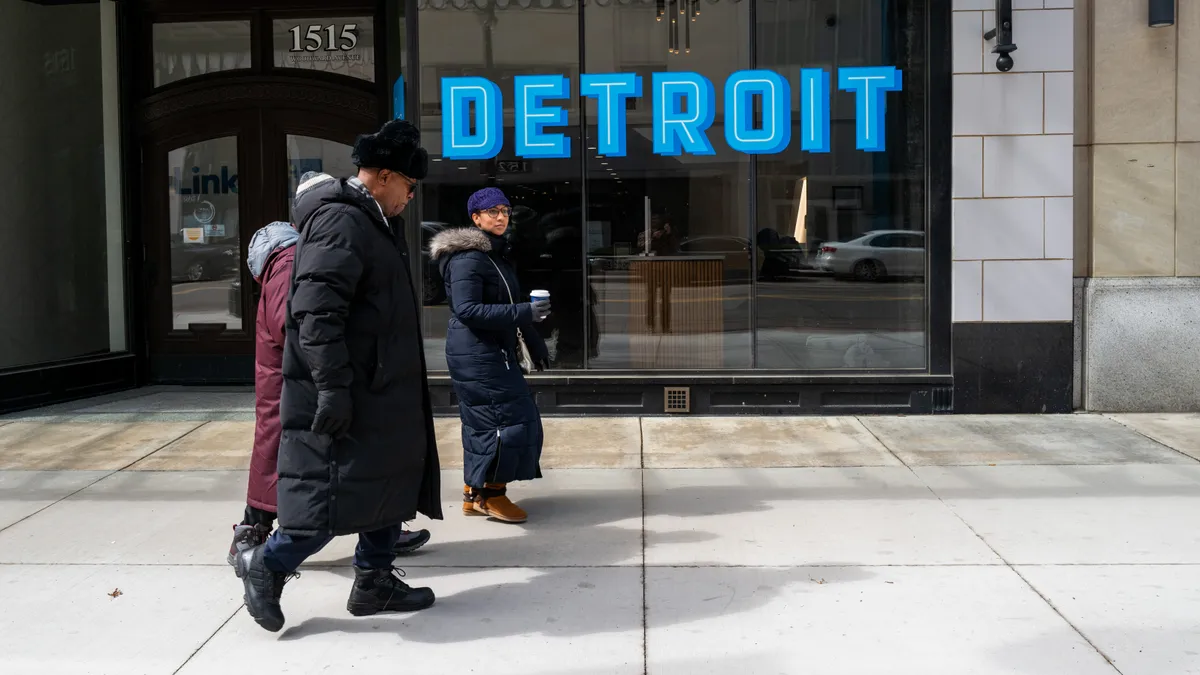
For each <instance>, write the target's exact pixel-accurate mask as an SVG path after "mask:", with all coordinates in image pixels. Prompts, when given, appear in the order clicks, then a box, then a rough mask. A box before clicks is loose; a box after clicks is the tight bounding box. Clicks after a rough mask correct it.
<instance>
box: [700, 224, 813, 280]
mask: <svg viewBox="0 0 1200 675" xmlns="http://www.w3.org/2000/svg"><path fill="white" fill-rule="evenodd" d="M792 241H795V240H792ZM789 243H790V242H787V241H783V240H781V242H780V243H779V244H778V245H774V246H764V245H761V244H760V245H759V246H758V260H757V261H755V263H754V267H755V269H757V270H758V275H759V277H760V278H765V279H773V278H777V277H781V276H784V275H786V274H787V273H788V272H791V271H793V270H799V269H802V268H803V267H804V262H803V259H804V256H803V252H802V250H801V249H800V248H799V245H794V246H795V248H793V247H792V246H789V245H788V244H789ZM679 254H680V255H721V256H725V276H726V278H730V279H742V280H745V279H747V278H749V276H750V270H751V263H750V240H749V239H745V238H743V237H729V236H720V235H705V236H698V237H689V238H687V239H684V240H683V241H681V242H680V243H679Z"/></svg>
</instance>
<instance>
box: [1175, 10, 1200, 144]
mask: <svg viewBox="0 0 1200 675" xmlns="http://www.w3.org/2000/svg"><path fill="white" fill-rule="evenodd" d="M1175 11H1176V16H1175V24H1176V27H1177V28H1178V30H1179V75H1178V77H1179V80H1178V81H1179V86H1178V88H1177V89H1176V91H1177V92H1178V97H1179V113H1178V114H1179V128H1178V137H1177V140H1179V141H1200V5H1198V4H1197V3H1196V2H1195V0H1193V1H1192V2H1180V3H1178V5H1177V6H1176V10H1175Z"/></svg>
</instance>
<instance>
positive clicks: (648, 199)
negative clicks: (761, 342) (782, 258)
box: [555, 0, 753, 369]
mask: <svg viewBox="0 0 1200 675" xmlns="http://www.w3.org/2000/svg"><path fill="white" fill-rule="evenodd" d="M701 10H702V11H701ZM584 30H585V31H586V37H585V44H586V50H587V53H586V61H585V67H586V72H588V73H595V74H600V73H636V74H637V75H639V76H640V77H641V84H642V91H641V96H640V97H631V98H629V99H627V100H626V101H625V102H624V105H623V106H621V108H622V109H623V110H624V112H625V116H626V133H625V141H626V148H625V153H624V155H623V156H622V155H620V153H619V152H610V153H608V154H605V153H604V152H603V149H604V148H603V143H604V141H605V140H606V139H607V134H608V129H604V130H601V128H600V126H599V125H598V121H599V118H598V116H597V114H598V106H597V104H596V99H595V98H589V99H588V125H587V133H588V136H587V144H586V147H585V148H584V151H585V152H586V153H587V154H586V158H587V160H586V161H587V171H588V175H587V178H588V204H587V221H588V222H587V251H588V263H589V272H588V281H589V288H590V292H591V298H592V301H593V302H594V305H595V308H596V310H595V311H596V314H597V322H596V324H595V325H594V328H593V331H592V333H593V335H596V336H598V338H599V343H598V345H596V347H597V349H596V352H595V353H594V354H593V355H592V357H591V358H590V360H589V362H588V363H589V368H597V369H613V368H634V369H716V368H749V367H751V365H752V358H751V337H750V329H751V322H750V316H751V314H750V312H751V305H750V285H751V281H752V278H751V275H752V274H753V266H752V265H751V247H750V241H749V238H748V237H749V233H750V225H749V222H748V221H749V217H750V206H749V205H750V194H749V190H750V159H749V156H748V155H745V154H741V153H737V152H734V151H733V150H732V149H731V148H730V147H729V144H728V143H727V142H726V140H725V126H724V125H725V115H724V113H723V110H724V108H723V105H724V98H725V97H724V91H723V85H724V82H725V80H726V78H728V77H729V75H730V74H732V73H734V72H735V71H739V70H743V69H745V68H747V67H748V66H749V64H750V58H749V54H750V49H749V47H750V45H749V35H750V17H749V5H748V3H745V2H732V1H730V0H717V1H716V2H711V3H709V2H706V3H704V4H703V6H701V4H700V3H691V2H688V3H677V2H666V3H654V2H645V1H639V0H633V1H632V2H630V3H619V4H618V3H611V4H610V3H604V4H599V3H590V4H588V5H586V6H585V14H584ZM692 73H695V74H698V75H699V76H700V78H701V79H699V80H695V79H692V78H693V76H692V75H691V74H692ZM655 74H659V77H660V79H659V80H656V79H655ZM705 82H707V83H711V84H712V87H713V92H714V94H715V96H714V97H713V98H711V99H710V98H709V97H707V96H705V95H704V94H703V89H704V88H705ZM659 99H661V104H662V105H664V106H665V107H664V109H670V110H671V111H673V113H674V116H675V117H677V118H679V119H686V120H689V121H691V122H696V121H697V119H696V118H699V120H703V119H704V118H705V117H706V116H710V115H711V119H712V122H711V123H710V124H708V125H705V124H703V122H700V124H699V126H698V127H696V126H692V127H685V128H680V127H679V126H677V125H675V126H672V127H671V132H672V133H673V134H675V133H678V135H677V136H672V137H673V138H677V139H678V140H679V142H680V143H681V148H680V149H681V150H682V151H681V152H672V151H670V150H669V149H662V148H659V149H657V151H656V147H655V146H656V140H655V139H656V135H658V134H661V133H662V130H661V129H660V128H658V126H659V125H658V123H656V117H655V114H654V109H655V106H656V105H658V103H656V101H658V100H659ZM693 116H694V117H693ZM692 143H694V144H692ZM689 144H691V145H689ZM555 306H556V307H557V301H556V305H555Z"/></svg>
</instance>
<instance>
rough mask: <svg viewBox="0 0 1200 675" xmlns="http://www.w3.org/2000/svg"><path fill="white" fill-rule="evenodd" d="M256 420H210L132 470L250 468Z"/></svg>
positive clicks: (225, 469) (236, 469)
mask: <svg viewBox="0 0 1200 675" xmlns="http://www.w3.org/2000/svg"><path fill="white" fill-rule="evenodd" d="M253 450H254V422H249V421H246V422H209V423H208V424H205V425H204V426H202V427H200V428H199V429H196V430H195V431H193V432H192V433H190V434H188V435H187V436H184V437H183V438H181V439H179V440H177V441H175V442H174V443H172V444H170V445H168V446H167V447H165V448H163V449H162V450H159V451H158V452H156V453H154V454H153V455H150V456H149V457H146V458H144V459H142V460H141V461H139V462H138V463H137V464H134V465H133V466H131V467H129V469H130V470H131V471H243V470H246V469H249V468H250V455H251V453H252V452H253Z"/></svg>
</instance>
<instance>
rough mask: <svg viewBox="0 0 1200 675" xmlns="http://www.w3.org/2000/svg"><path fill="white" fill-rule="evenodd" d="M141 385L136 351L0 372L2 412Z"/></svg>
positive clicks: (0, 410)
mask: <svg viewBox="0 0 1200 675" xmlns="http://www.w3.org/2000/svg"><path fill="white" fill-rule="evenodd" d="M136 385H137V363H136V359H135V358H134V356H133V355H132V354H118V355H115V356H102V357H98V358H91V359H80V360H78V361H72V362H66V363H56V364H50V365H45V366H39V367H35V368H27V369H24V370H12V371H7V372H4V373H0V414H4V413H10V412H16V411H18V410H28V409H31V408H37V407H40V406H45V405H51V404H54V403H63V402H65V401H74V400H77V399H81V398H87V397H89V396H99V395H101V394H109V393H112V392H116V391H122V390H125V389H132V388H133V387H134V386H136Z"/></svg>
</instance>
